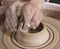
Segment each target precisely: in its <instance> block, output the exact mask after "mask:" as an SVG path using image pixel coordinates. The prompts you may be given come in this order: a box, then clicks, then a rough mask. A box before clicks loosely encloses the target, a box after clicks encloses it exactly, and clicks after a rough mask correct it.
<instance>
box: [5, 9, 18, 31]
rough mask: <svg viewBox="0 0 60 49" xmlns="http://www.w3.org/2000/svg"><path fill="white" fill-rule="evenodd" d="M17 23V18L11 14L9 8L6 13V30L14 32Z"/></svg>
mask: <svg viewBox="0 0 60 49" xmlns="http://www.w3.org/2000/svg"><path fill="white" fill-rule="evenodd" d="M17 22H18V21H17V17H15V16H13V15H12V14H11V9H10V8H9V9H8V10H7V11H6V20H5V27H6V29H7V30H10V31H11V32H12V31H14V30H16V27H17Z"/></svg>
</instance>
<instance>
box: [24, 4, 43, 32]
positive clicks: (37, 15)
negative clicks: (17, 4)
mask: <svg viewBox="0 0 60 49" xmlns="http://www.w3.org/2000/svg"><path fill="white" fill-rule="evenodd" d="M23 14H24V18H25V25H24V28H23V30H24V31H26V32H27V31H28V30H29V28H33V29H36V28H37V27H38V26H39V24H40V22H41V20H42V18H43V14H42V11H41V10H40V9H39V8H38V7H36V6H34V5H32V4H27V5H25V6H24V8H23Z"/></svg>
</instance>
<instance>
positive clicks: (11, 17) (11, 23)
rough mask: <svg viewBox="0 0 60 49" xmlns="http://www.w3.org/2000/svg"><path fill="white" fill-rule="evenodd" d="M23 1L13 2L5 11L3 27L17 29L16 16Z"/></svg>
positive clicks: (10, 29) (11, 29)
mask: <svg viewBox="0 0 60 49" xmlns="http://www.w3.org/2000/svg"><path fill="white" fill-rule="evenodd" d="M24 4H25V3H22V2H19V1H17V2H15V3H13V4H12V5H11V6H10V7H9V8H8V9H7V11H6V19H5V22H4V23H5V27H6V29H7V30H9V31H11V32H13V31H16V30H17V25H18V16H20V14H21V13H20V12H21V9H22V7H23V5H24Z"/></svg>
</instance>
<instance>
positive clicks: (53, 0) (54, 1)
mask: <svg viewBox="0 0 60 49" xmlns="http://www.w3.org/2000/svg"><path fill="white" fill-rule="evenodd" d="M49 2H52V3H57V4H60V0H50V1H49Z"/></svg>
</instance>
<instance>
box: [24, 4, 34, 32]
mask: <svg viewBox="0 0 60 49" xmlns="http://www.w3.org/2000/svg"><path fill="white" fill-rule="evenodd" d="M33 9H34V8H33V7H32V6H31V5H30V4H27V5H25V6H24V8H23V14H24V18H25V25H24V30H25V31H28V28H29V27H30V22H31V19H32V16H33V14H34V10H33Z"/></svg>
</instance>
